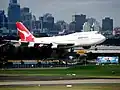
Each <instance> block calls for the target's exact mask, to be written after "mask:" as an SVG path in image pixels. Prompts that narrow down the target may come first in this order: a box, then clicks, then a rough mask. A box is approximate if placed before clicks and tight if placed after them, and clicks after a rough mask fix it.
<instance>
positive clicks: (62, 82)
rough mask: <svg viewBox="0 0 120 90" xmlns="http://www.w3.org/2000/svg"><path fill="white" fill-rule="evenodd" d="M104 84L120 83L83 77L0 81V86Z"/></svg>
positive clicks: (119, 81) (118, 81)
mask: <svg viewBox="0 0 120 90" xmlns="http://www.w3.org/2000/svg"><path fill="white" fill-rule="evenodd" d="M99 83H100V84H104V83H120V79H83V80H54V81H12V82H0V86H28V85H67V84H72V85H73V84H99Z"/></svg>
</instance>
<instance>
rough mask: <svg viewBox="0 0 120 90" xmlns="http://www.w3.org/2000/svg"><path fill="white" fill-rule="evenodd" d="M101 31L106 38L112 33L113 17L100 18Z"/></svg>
mask: <svg viewBox="0 0 120 90" xmlns="http://www.w3.org/2000/svg"><path fill="white" fill-rule="evenodd" d="M102 33H103V34H104V35H105V36H106V37H108V38H109V37H111V35H112V33H113V19H111V18H110V17H105V19H103V20H102Z"/></svg>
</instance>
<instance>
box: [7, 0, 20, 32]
mask: <svg viewBox="0 0 120 90" xmlns="http://www.w3.org/2000/svg"><path fill="white" fill-rule="evenodd" d="M17 21H20V5H19V4H18V3H17V0H10V3H9V7H8V24H9V27H8V28H9V29H10V30H16V26H15V23H16V22H17Z"/></svg>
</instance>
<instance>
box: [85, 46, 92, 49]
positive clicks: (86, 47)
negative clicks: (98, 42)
mask: <svg viewBox="0 0 120 90" xmlns="http://www.w3.org/2000/svg"><path fill="white" fill-rule="evenodd" d="M83 48H84V49H90V48H91V46H83Z"/></svg>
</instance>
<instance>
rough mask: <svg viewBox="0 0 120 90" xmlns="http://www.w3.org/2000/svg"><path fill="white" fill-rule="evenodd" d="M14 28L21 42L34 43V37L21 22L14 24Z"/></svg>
mask: <svg viewBox="0 0 120 90" xmlns="http://www.w3.org/2000/svg"><path fill="white" fill-rule="evenodd" d="M16 26H17V30H18V34H19V36H20V39H21V41H28V42H34V38H35V37H34V36H33V35H32V34H31V33H30V32H29V30H28V29H27V28H26V27H25V26H24V25H23V24H22V23H21V22H16Z"/></svg>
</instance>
